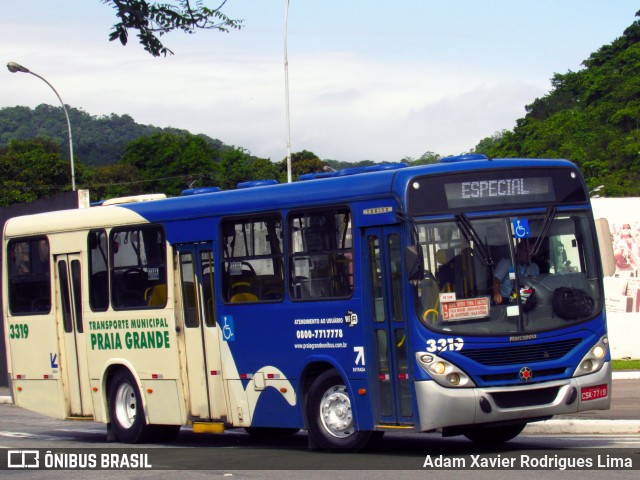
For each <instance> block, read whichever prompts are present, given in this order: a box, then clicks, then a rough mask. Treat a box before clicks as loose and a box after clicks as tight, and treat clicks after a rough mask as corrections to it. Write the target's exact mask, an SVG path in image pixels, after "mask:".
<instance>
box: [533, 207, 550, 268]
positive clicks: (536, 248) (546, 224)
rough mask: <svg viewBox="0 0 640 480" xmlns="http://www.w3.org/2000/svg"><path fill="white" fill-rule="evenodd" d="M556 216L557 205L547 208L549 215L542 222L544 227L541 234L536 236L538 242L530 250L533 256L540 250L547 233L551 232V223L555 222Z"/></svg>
mask: <svg viewBox="0 0 640 480" xmlns="http://www.w3.org/2000/svg"><path fill="white" fill-rule="evenodd" d="M555 216H556V207H549V208H548V209H547V216H546V217H545V218H544V222H543V223H542V228H541V229H540V235H538V238H536V243H534V244H533V248H532V249H531V252H529V255H531V256H532V257H535V256H536V255H537V254H538V251H539V250H540V247H541V246H542V242H544V239H545V238H546V236H547V233H548V232H549V228H551V223H552V222H553V219H554V218H555Z"/></svg>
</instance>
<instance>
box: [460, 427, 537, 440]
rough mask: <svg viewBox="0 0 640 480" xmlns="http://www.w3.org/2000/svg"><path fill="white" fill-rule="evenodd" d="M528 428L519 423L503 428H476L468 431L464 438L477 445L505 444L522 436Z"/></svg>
mask: <svg viewBox="0 0 640 480" xmlns="http://www.w3.org/2000/svg"><path fill="white" fill-rule="evenodd" d="M526 426H527V424H526V423H519V424H516V425H505V426H502V427H474V428H470V429H469V430H467V431H466V432H465V433H464V436H465V437H467V438H468V439H469V440H471V441H473V442H476V443H484V444H496V443H504V442H508V441H509V440H511V439H513V438H516V437H517V436H518V435H520V433H522V430H524V427H526Z"/></svg>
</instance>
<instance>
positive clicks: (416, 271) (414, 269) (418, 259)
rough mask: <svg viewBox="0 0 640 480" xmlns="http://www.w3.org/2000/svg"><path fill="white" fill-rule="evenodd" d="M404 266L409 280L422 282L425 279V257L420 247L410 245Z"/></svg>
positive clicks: (406, 252)
mask: <svg viewBox="0 0 640 480" xmlns="http://www.w3.org/2000/svg"><path fill="white" fill-rule="evenodd" d="M404 265H405V270H406V272H407V280H409V281H410V282H420V281H422V280H423V279H424V256H423V254H422V248H420V246H418V245H409V246H408V247H407V248H406V250H405V252H404Z"/></svg>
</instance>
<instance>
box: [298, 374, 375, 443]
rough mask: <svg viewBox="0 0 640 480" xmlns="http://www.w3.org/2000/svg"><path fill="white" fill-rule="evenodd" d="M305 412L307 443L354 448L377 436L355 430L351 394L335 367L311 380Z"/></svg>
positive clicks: (372, 433) (373, 433)
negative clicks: (307, 433)
mask: <svg viewBox="0 0 640 480" xmlns="http://www.w3.org/2000/svg"><path fill="white" fill-rule="evenodd" d="M306 411H307V424H308V427H309V439H310V443H311V444H312V445H316V446H318V447H320V448H324V449H327V450H350V451H357V450H361V449H363V448H365V447H366V446H367V445H368V444H369V442H370V441H371V440H372V439H374V438H377V437H378V436H377V435H375V432H370V431H361V430H356V429H355V426H354V421H353V409H352V400H351V396H350V394H349V391H348V390H347V387H346V386H345V385H344V381H343V380H342V378H341V377H340V375H339V374H338V372H337V371H336V370H333V369H332V370H328V371H326V372H324V373H323V374H321V375H320V376H319V377H318V378H316V380H315V381H314V382H313V384H312V385H311V388H310V390H309V397H308V400H307V408H306Z"/></svg>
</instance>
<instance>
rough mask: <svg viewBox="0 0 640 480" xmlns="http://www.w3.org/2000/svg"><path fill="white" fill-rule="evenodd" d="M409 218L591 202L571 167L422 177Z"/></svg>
mask: <svg viewBox="0 0 640 480" xmlns="http://www.w3.org/2000/svg"><path fill="white" fill-rule="evenodd" d="M407 193H408V199H407V200H408V207H409V208H408V210H409V212H408V213H409V214H410V215H415V216H419V215H429V214H435V213H442V212H472V211H480V210H488V209H490V210H497V209H502V208H512V207H519V208H527V207H532V206H536V207H541V206H547V205H575V204H583V203H585V202H588V201H589V198H588V196H587V191H586V189H585V186H584V183H583V181H582V179H581V177H580V175H579V173H578V172H577V171H576V170H575V169H574V168H572V167H566V166H562V167H552V168H544V169H543V168H499V169H491V170H489V169H486V170H478V171H464V172H450V173H446V174H442V173H439V174H438V175H421V176H419V177H416V178H414V179H412V180H411V182H410V183H409V188H408V192H407Z"/></svg>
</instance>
